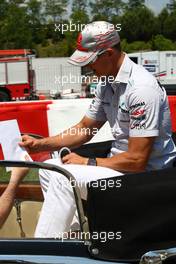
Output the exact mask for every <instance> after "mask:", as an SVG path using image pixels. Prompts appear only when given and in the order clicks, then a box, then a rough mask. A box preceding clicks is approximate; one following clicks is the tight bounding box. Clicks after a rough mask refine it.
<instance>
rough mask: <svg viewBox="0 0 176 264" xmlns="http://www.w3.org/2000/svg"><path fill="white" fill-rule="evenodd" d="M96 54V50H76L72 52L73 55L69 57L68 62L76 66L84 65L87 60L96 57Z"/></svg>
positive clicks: (89, 60)
mask: <svg viewBox="0 0 176 264" xmlns="http://www.w3.org/2000/svg"><path fill="white" fill-rule="evenodd" d="M97 54H98V51H97V52H93V51H89V52H85V51H80V50H76V51H75V52H74V53H73V55H72V56H71V57H70V58H69V60H68V62H69V63H71V64H73V65H76V66H85V65H87V64H88V63H89V62H91V61H92V60H93V59H94V58H95V57H96V55H97Z"/></svg>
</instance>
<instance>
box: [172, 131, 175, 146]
mask: <svg viewBox="0 0 176 264" xmlns="http://www.w3.org/2000/svg"><path fill="white" fill-rule="evenodd" d="M172 139H173V141H174V143H175V145H176V132H173V133H172Z"/></svg>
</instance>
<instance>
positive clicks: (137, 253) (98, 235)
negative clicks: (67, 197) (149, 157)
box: [87, 168, 176, 261]
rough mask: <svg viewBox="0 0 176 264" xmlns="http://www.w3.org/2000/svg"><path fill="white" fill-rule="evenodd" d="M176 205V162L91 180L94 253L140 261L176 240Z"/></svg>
mask: <svg viewBox="0 0 176 264" xmlns="http://www.w3.org/2000/svg"><path fill="white" fill-rule="evenodd" d="M102 186H103V187H102ZM105 187H106V188H105ZM175 208H176V168H169V169H164V170H158V171H152V172H145V173H137V174H126V175H123V176H119V177H115V178H109V179H106V180H104V179H103V180H98V181H97V182H92V183H91V184H88V201H87V210H88V221H89V227H90V232H91V237H92V239H91V240H92V245H91V247H90V252H91V254H92V255H93V256H94V257H97V258H100V259H106V260H107V259H108V260H116V261H118V260H119V261H138V260H139V259H140V258H141V256H142V255H143V254H144V253H146V252H147V251H150V250H156V249H165V248H169V247H174V246H176V210H175ZM119 232H121V233H119ZM105 237H106V239H105ZM104 240H105V241H104Z"/></svg>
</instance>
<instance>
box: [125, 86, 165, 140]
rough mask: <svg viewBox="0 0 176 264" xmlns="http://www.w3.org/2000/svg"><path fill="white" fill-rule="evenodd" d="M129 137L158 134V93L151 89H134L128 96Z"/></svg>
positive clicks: (154, 135) (159, 103)
mask: <svg viewBox="0 0 176 264" xmlns="http://www.w3.org/2000/svg"><path fill="white" fill-rule="evenodd" d="M128 103H129V116H130V128H129V136H130V137H156V136H158V135H159V116H160V105H161V102H160V95H159V94H158V93H157V92H156V91H154V90H153V89H149V88H148V87H144V89H142V92H141V89H135V90H134V92H133V93H131V95H130V96H129V101H128Z"/></svg>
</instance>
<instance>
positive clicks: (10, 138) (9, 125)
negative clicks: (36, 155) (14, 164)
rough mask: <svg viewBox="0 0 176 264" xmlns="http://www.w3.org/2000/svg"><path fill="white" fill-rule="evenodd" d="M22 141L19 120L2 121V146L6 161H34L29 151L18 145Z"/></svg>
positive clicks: (0, 133)
mask: <svg viewBox="0 0 176 264" xmlns="http://www.w3.org/2000/svg"><path fill="white" fill-rule="evenodd" d="M20 141H21V134H20V130H19V127H18V123H17V120H8V121H0V145H1V149H2V152H3V153H2V154H3V157H4V159H5V160H16V161H20V160H21V161H32V159H31V157H30V156H29V154H28V153H27V151H26V150H25V149H24V148H22V147H20V146H19V145H18V143H19V142H20ZM1 156H2V155H1Z"/></svg>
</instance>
